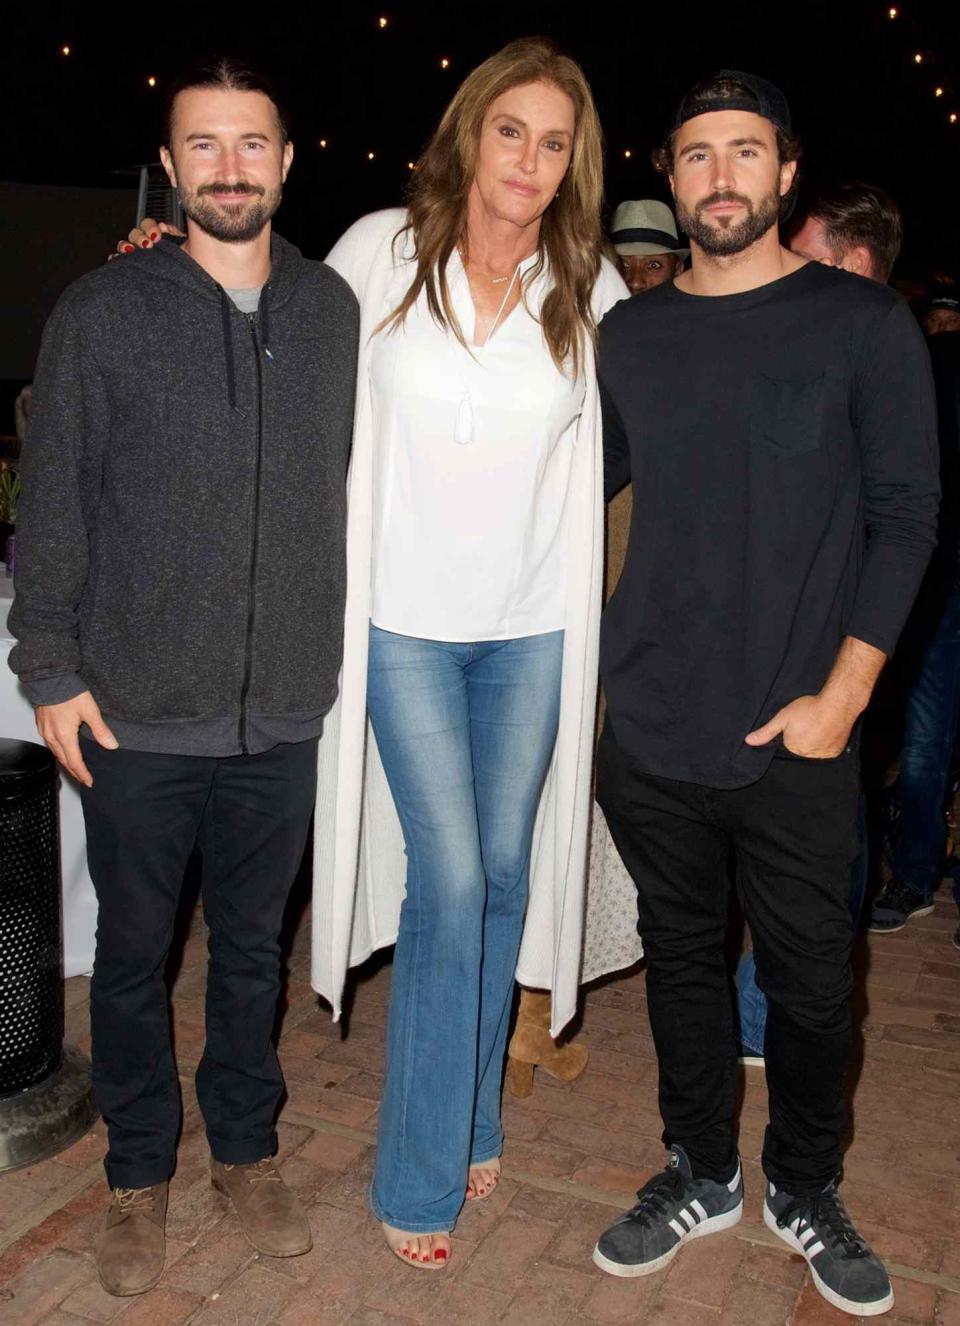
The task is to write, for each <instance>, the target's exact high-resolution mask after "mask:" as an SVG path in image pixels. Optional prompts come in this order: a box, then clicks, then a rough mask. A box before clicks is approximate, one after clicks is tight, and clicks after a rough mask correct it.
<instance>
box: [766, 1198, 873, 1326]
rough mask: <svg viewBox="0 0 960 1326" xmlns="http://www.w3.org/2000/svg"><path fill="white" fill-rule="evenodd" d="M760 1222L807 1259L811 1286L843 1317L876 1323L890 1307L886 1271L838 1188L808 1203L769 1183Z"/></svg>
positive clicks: (804, 1199) (807, 1199)
mask: <svg viewBox="0 0 960 1326" xmlns="http://www.w3.org/2000/svg"><path fill="white" fill-rule="evenodd" d="M763 1222H764V1224H765V1225H766V1226H767V1228H768V1229H772V1230H773V1232H774V1234H776V1235H777V1237H778V1238H781V1239H783V1241H784V1243H786V1244H787V1245H788V1246H789V1247H791V1248H792V1249H793V1250H794V1252H799V1253H800V1255H801V1257H805V1258H806V1260H807V1265H808V1266H809V1267H810V1274H811V1275H812V1276H813V1283H814V1284H815V1285H816V1287H817V1289H818V1290H819V1291H820V1293H821V1294H822V1295H823V1297H824V1298H825V1299H826V1300H827V1302H828V1303H832V1304H833V1306H834V1307H835V1308H839V1309H840V1311H841V1312H849V1313H850V1314H851V1315H852V1316H854V1317H878V1316H879V1315H880V1313H881V1312H889V1311H890V1309H891V1308H892V1307H893V1288H892V1287H891V1284H890V1277H889V1276H888V1275H887V1272H886V1268H885V1267H884V1265H883V1262H882V1261H881V1260H880V1258H879V1257H878V1256H877V1255H876V1253H874V1252H871V1250H870V1249H869V1248H868V1247H867V1245H866V1243H865V1242H864V1241H863V1239H862V1238H861V1237H860V1235H859V1234H858V1233H857V1231H856V1230H855V1229H854V1227H853V1224H852V1222H851V1220H850V1217H849V1216H848V1215H847V1212H846V1209H845V1208H844V1205H843V1202H842V1201H841V1200H840V1194H839V1193H838V1192H837V1185H836V1183H828V1184H827V1186H826V1188H824V1190H823V1192H821V1193H816V1194H815V1195H814V1196H812V1197H810V1196H808V1197H793V1196H791V1194H790V1193H788V1192H783V1191H778V1190H777V1188H776V1186H775V1185H774V1184H772V1183H768V1184H767V1198H766V1201H765V1202H764V1204H763Z"/></svg>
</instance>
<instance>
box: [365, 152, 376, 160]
mask: <svg viewBox="0 0 960 1326" xmlns="http://www.w3.org/2000/svg"><path fill="white" fill-rule="evenodd" d="M374 155H375V154H374V153H373V152H368V153H367V160H368V161H372V160H373V158H374Z"/></svg>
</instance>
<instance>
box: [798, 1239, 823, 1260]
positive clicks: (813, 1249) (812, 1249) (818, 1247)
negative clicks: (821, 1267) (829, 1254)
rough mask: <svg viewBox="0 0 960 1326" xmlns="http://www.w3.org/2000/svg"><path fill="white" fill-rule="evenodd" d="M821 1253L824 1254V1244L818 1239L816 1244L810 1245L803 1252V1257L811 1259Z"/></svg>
mask: <svg viewBox="0 0 960 1326" xmlns="http://www.w3.org/2000/svg"><path fill="white" fill-rule="evenodd" d="M819 1252H823V1244H822V1243H821V1242H820V1240H819V1239H817V1241H816V1243H814V1244H813V1245H812V1246H811V1245H810V1244H807V1246H806V1247H805V1248H804V1250H803V1255H804V1256H805V1257H807V1258H811V1257H816V1255H817V1253H819Z"/></svg>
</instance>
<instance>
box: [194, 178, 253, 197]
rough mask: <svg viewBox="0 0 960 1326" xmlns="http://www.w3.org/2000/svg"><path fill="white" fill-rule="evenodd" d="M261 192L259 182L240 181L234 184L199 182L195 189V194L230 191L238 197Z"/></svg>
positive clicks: (200, 195)
mask: <svg viewBox="0 0 960 1326" xmlns="http://www.w3.org/2000/svg"><path fill="white" fill-rule="evenodd" d="M263 192H264V190H263V188H261V186H260V185H259V184H246V183H244V182H242V181H239V182H238V183H236V184H225V183H222V182H214V183H213V184H201V185H200V188H199V189H198V190H197V195H198V196H199V197H202V196H203V195H204V194H205V193H232V194H236V196H237V197H238V198H242V197H245V196H247V195H249V194H256V195H258V196H259V195H261V194H263Z"/></svg>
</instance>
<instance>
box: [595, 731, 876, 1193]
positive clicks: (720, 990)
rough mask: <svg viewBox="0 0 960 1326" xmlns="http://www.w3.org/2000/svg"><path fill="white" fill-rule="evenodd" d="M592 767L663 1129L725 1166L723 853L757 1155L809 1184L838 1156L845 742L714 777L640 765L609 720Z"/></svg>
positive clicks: (848, 776)
mask: <svg viewBox="0 0 960 1326" xmlns="http://www.w3.org/2000/svg"><path fill="white" fill-rule="evenodd" d="M597 782H598V786H597V799H598V801H599V802H600V805H601V807H602V808H603V812H604V815H605V816H606V819H607V823H608V825H609V827H610V832H611V834H612V836H613V840H614V842H615V843H616V846H617V850H618V851H619V852H620V855H621V856H622V858H623V860H624V863H625V865H626V867H627V869H628V870H629V871H630V874H631V875H632V876H633V879H634V882H635V883H636V886H637V895H638V908H639V915H640V932H641V934H642V936H643V944H644V950H645V952H646V958H647V1000H648V1006H649V1010H650V1023H651V1027H652V1031H653V1037H654V1041H655V1043H656V1047H657V1058H658V1060H659V1064H660V1112H661V1114H662V1116H663V1121H664V1126H665V1132H664V1140H665V1141H666V1142H667V1143H668V1144H669V1143H674V1142H677V1143H679V1144H680V1145H682V1146H683V1147H684V1149H685V1150H686V1151H687V1153H688V1155H689V1157H690V1160H691V1163H692V1166H693V1172H694V1174H695V1175H697V1176H700V1177H710V1178H716V1179H729V1178H730V1176H731V1174H732V1172H733V1170H734V1168H735V1165H736V1126H735V1120H734V1107H735V1100H736V1071H737V1070H736V1042H735V1033H734V1020H733V1005H732V999H731V990H730V981H729V977H728V973H727V964H726V960H725V954H724V940H725V935H726V929H727V924H728V911H729V896H728V893H729V884H728V881H729V869H728V866H729V860H730V854H731V852H732V853H733V858H734V861H735V864H736V878H737V887H738V890H739V893H740V897H741V902H742V906H743V910H744V913H745V915H746V917H747V920H748V922H749V924H750V930H751V933H752V935H753V944H754V954H755V957H756V964H757V982H758V984H759V986H760V988H761V989H762V990H763V992H764V994H766V996H767V999H768V1001H769V1012H768V1019H767V1036H766V1045H765V1058H766V1068H767V1086H768V1091H769V1098H770V1122H769V1126H768V1127H767V1131H766V1137H765V1140H764V1147H763V1167H764V1170H765V1172H766V1174H767V1176H768V1177H769V1178H770V1179H772V1180H773V1182H774V1183H776V1184H777V1185H778V1187H783V1188H784V1189H786V1190H787V1191H788V1192H791V1193H797V1194H800V1193H810V1192H818V1191H820V1190H821V1189H822V1188H823V1187H824V1186H825V1185H826V1184H827V1183H828V1182H829V1181H830V1180H831V1179H832V1178H834V1177H835V1176H836V1175H837V1173H838V1171H839V1168H840V1147H841V1134H842V1131H843V1125H844V1121H845V1108H844V1092H843V1086H844V1076H845V1073H846V1067H847V1059H848V1054H849V1041H850V1016H849V995H850V988H851V975H850V946H851V941H852V924H851V919H850V910H849V895H850V887H851V866H852V863H853V861H854V859H855V857H856V856H857V853H858V851H859V847H858V839H857V796H858V791H859V767H858V759H857V752H856V750H855V749H850V750H848V751H846V752H845V753H844V754H843V755H841V756H839V757H838V758H837V759H835V760H806V759H801V758H799V757H797V756H791V755H790V754H789V753H788V752H785V751H783V750H781V751H780V753H778V755H777V756H776V757H775V758H774V759H773V761H772V762H771V764H770V767H769V769H768V770H767V772H766V773H765V774H764V776H763V777H762V778H761V779H759V781H758V782H756V783H753V784H751V785H750V786H749V787H743V788H735V789H731V790H716V789H712V788H708V787H701V786H699V785H697V784H695V783H683V782H677V781H675V780H673V779H669V778H657V777H654V776H652V775H650V774H645V773H642V772H640V771H639V770H638V769H637V768H636V765H635V764H634V763H633V762H632V761H631V760H630V759H629V757H628V756H626V755H625V753H624V752H623V751H622V750H621V749H620V748H619V747H618V746H617V743H616V738H615V737H614V735H613V730H612V728H611V725H610V723H609V720H608V722H607V724H606V727H605V728H604V732H603V735H602V736H601V739H600V745H599V751H598V779H597Z"/></svg>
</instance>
